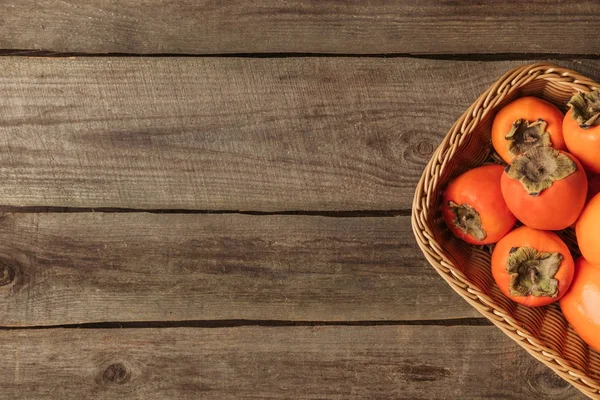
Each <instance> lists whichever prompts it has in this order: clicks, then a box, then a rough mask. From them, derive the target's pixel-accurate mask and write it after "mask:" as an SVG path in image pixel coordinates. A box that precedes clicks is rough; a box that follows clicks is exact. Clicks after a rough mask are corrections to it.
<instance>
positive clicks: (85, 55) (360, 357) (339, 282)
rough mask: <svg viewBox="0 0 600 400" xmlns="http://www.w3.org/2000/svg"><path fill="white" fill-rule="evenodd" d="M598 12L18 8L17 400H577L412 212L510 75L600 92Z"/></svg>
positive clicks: (4, 205) (9, 137)
mask: <svg viewBox="0 0 600 400" xmlns="http://www.w3.org/2000/svg"><path fill="white" fill-rule="evenodd" d="M597 14H598V11H597V7H596V4H595V3H594V2H577V3H568V4H567V3H564V2H559V1H557V0H549V1H539V2H520V1H516V0H511V1H506V2H502V3H500V2H469V1H463V0H459V1H451V2H450V1H448V2H446V1H434V2H431V1H417V2H408V1H402V2H384V1H368V2H367V1H362V2H360V1H355V2H336V1H329V0H327V1H317V0H306V1H278V0H267V1H263V2H255V1H239V0H234V1H230V2H208V1H191V0H182V1H178V2H172V1H166V0H151V1H142V0H128V1H126V2H119V3H117V2H114V1H110V0H86V1H79V2H75V1H62V0H60V1H59V0H44V1H38V2H34V1H31V0H22V1H16V0H6V1H2V0H0V198H1V199H2V200H1V201H0V357H1V358H2V361H3V362H2V363H1V364H0V399H2V400H3V399H11V400H21V399H36V400H37V399H41V398H44V399H51V400H54V399H61V400H62V399H81V398H88V399H109V398H110V399H119V400H120V399H123V400H124V399H132V398H133V399H138V398H139V399H183V400H185V399H197V398H214V399H234V398H260V399H283V398H290V399H349V398H361V399H449V398H450V399H480V398H506V399H531V398H547V399H582V398H583V396H582V395H581V394H580V393H579V392H578V391H576V390H575V389H574V388H571V387H570V386H569V385H567V384H566V383H565V382H564V381H562V380H561V379H559V378H558V377H557V376H556V375H555V374H554V373H552V372H551V371H550V370H548V369H547V368H546V367H544V366H543V365H542V364H540V363H539V362H537V361H535V360H534V359H533V358H531V357H530V356H528V355H527V354H526V353H525V352H524V351H523V350H522V349H521V348H519V347H518V345H517V344H515V343H513V342H512V341H510V340H509V339H508V338H507V337H505V336H504V335H503V334H502V333H501V332H499V331H498V330H497V329H496V328H495V327H493V326H491V325H490V323H489V322H488V321H487V320H485V319H483V318H481V317H480V316H479V315H478V314H477V313H476V312H475V311H474V310H473V309H472V308H470V306H469V305H468V304H467V303H466V302H464V301H463V300H462V299H460V298H459V297H458V295H457V294H455V293H454V292H453V291H452V290H451V289H450V288H449V287H448V286H447V285H446V284H445V283H444V282H443V281H442V279H441V278H440V277H439V276H437V275H436V273H435V272H434V270H433V269H432V268H431V267H430V266H429V265H428V264H427V262H426V261H425V259H424V257H423V256H422V254H421V253H420V251H419V250H418V248H417V246H416V243H415V241H414V238H413V236H412V232H411V227H410V221H409V219H410V218H409V215H410V208H411V202H412V197H413V193H414V187H415V185H416V183H417V180H418V179H419V176H420V174H421V172H422V170H423V168H424V166H425V164H426V163H427V161H428V159H429V157H430V156H431V154H432V152H433V151H434V149H435V147H436V146H437V145H438V144H439V143H440V141H441V140H442V138H443V137H444V135H445V134H446V132H447V131H448V129H449V128H450V126H451V125H452V123H453V121H454V120H455V119H456V118H457V117H458V116H460V114H461V113H462V112H463V111H464V109H466V108H467V107H468V106H469V105H470V104H471V103H472V101H473V100H475V98H476V97H477V96H478V95H479V93H480V92H482V91H483V90H484V89H485V88H487V87H488V86H489V84H490V83H492V82H493V81H495V80H496V79H497V78H498V77H499V76H500V75H502V74H503V73H504V72H505V71H506V70H507V69H509V68H512V67H514V66H516V65H519V64H521V63H523V62H533V61H534V60H536V59H540V58H554V57H556V58H559V59H560V60H559V61H557V62H558V63H559V64H560V65H562V66H565V67H570V68H574V69H576V70H578V71H580V72H582V73H584V74H587V75H589V76H591V77H596V78H600V61H598V60H597V59H596V58H597V56H596V55H597V54H598V53H600V42H599V41H598V40H596V39H594V38H593V37H590V38H588V40H570V38H572V37H574V36H576V35H580V34H581V32H589V31H590V30H591V29H592V28H593V26H595V25H594V23H595V20H596V19H597ZM56 53H63V54H62V55H57V54H56ZM65 53H70V54H71V55H72V54H76V57H69V56H67V55H68V54H65ZM104 53H125V54H124V55H122V56H118V57H116V56H99V55H101V54H104ZM242 53H243V54H244V55H245V56H243V57H240V56H236V57H230V56H225V55H228V54H242ZM264 53H268V54H264ZM282 53H285V54H282ZM296 53H302V54H296ZM304 53H307V54H304ZM317 53H330V55H329V56H323V54H321V55H318V54H317ZM389 53H393V54H395V56H394V57H387V54H389ZM15 54H21V55H22V56H14V55H15ZM143 54H146V55H147V54H162V55H161V56H159V57H140V56H139V55H143ZM176 54H180V55H182V54H189V55H192V56H191V57H176V56H173V55H176ZM214 54H217V55H221V56H219V57H214V56H210V57H205V55H214ZM294 54H295V55H294ZM315 54H317V55H318V56H316V57H314V55H315ZM410 54H428V55H432V57H430V58H412V57H408V55H410ZM461 54H462V55H463V56H460V55H461ZM28 55H29V56H28ZM31 55H33V57H30V56H31ZM40 55H51V57H40ZM290 55H294V56H290ZM333 55H342V56H339V57H338V56H333ZM357 55H374V56H373V57H356V56H357ZM482 55H483V56H482ZM461 57H462V58H463V59H462V60H458V59H457V58H461ZM511 58H512V59H513V60H510V59H511ZM514 58H524V59H526V61H523V60H514Z"/></svg>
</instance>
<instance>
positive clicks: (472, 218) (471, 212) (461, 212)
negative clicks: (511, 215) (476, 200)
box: [448, 200, 487, 240]
mask: <svg viewBox="0 0 600 400" xmlns="http://www.w3.org/2000/svg"><path fill="white" fill-rule="evenodd" d="M448 206H449V207H450V211H452V213H453V214H454V221H453V224H454V226H456V227H457V228H458V229H460V231H461V232H462V233H464V234H468V235H471V236H473V237H474V238H475V239H477V240H483V239H485V238H486V236H487V233H486V232H485V230H484V229H483V227H482V226H481V216H480V215H479V213H478V212H477V210H475V209H474V208H473V207H471V206H470V205H468V204H457V203H455V202H453V201H452V200H450V201H449V202H448Z"/></svg>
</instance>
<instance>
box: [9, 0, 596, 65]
mask: <svg viewBox="0 0 600 400" xmlns="http://www.w3.org/2000/svg"><path fill="white" fill-rule="evenodd" d="M599 16H600V14H599V11H598V4H597V2H596V1H593V0H588V1H576V2H574V1H561V0H545V1H521V0H505V1H470V0H455V1H430V0H417V1H414V0H412V1H408V0H401V1H386V0H369V1H364V0H363V1H343V2H342V1H336V0H287V1H282V0H229V1H208V0H178V1H170V0H127V1H119V2H116V1H113V0H79V1H76V0H43V1H38V0H3V1H2V2H0V48H4V49H13V50H14V49H17V50H30V49H43V50H50V51H57V52H85V53H90V52H91V53H137V54H142V53H143V54H148V53H169V54H173V53H185V54H227V53H277V52H285V53H298V52H300V53H335V54H380V53H402V54H405V53H416V54H451V53H458V54H468V53H486V54H487V53H560V54H598V53H600V41H599V40H598V39H597V38H596V36H595V35H593V34H589V35H586V32H593V30H594V29H595V26H596V24H597V21H598V17H599Z"/></svg>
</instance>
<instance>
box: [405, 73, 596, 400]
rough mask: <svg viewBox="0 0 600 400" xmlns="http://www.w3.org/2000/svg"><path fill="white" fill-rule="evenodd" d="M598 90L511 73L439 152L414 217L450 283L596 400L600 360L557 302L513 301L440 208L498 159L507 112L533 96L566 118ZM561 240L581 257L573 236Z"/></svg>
mask: <svg viewBox="0 0 600 400" xmlns="http://www.w3.org/2000/svg"><path fill="white" fill-rule="evenodd" d="M599 87H600V85H599V84H598V83H596V82H594V81H593V80H591V79H589V78H587V77H585V76H582V75H580V74H578V73H577V72H575V71H572V70H569V69H565V68H561V67H558V66H556V65H552V64H532V65H525V66H522V67H518V68H515V69H513V70H511V71H509V72H507V73H506V74H505V75H504V76H502V77H501V78H500V79H499V80H498V81H496V83H494V84H493V85H492V86H491V87H490V88H489V89H488V90H486V91H485V92H484V93H482V94H481V96H479V98H478V99H477V100H476V101H475V102H474V103H473V104H472V105H471V106H470V107H469V108H468V109H467V111H466V112H465V113H464V114H463V115H462V116H461V117H460V118H459V119H458V120H457V121H456V122H455V123H454V125H453V126H452V128H451V129H450V131H449V132H448V134H447V135H446V137H445V138H444V140H443V142H442V144H440V146H439V147H438V148H437V150H436V151H435V153H434V154H433V157H432V159H431V160H430V161H429V163H428V164H427V167H426V168H425V171H424V172H423V176H422V177H421V179H420V181H419V183H418V185H417V189H416V193H415V198H414V202H413V213H412V227H413V231H414V233H415V237H416V239H417V243H418V244H419V247H420V248H421V250H422V251H423V253H424V254H425V257H426V258H427V260H428V261H429V262H430V263H431V265H432V266H433V267H434V268H435V269H436V270H437V272H438V273H439V274H440V275H441V276H442V277H443V278H444V279H445V280H446V282H448V284H449V285H450V286H451V287H452V288H453V289H454V290H455V291H456V292H457V293H458V294H460V295H461V296H462V297H463V298H464V299H465V300H466V301H467V302H469V303H470V304H471V305H472V306H473V307H475V308H476V309H477V310H478V311H479V312H480V313H481V314H483V315H484V316H485V317H487V318H488V319H489V320H490V321H492V322H493V323H494V325H496V326H497V327H498V328H500V329H501V330H502V331H503V332H504V333H505V334H507V335H508V336H509V337H511V338H512V339H513V340H515V341H516V342H517V343H519V344H520V345H521V346H522V347H523V348H525V349H526V350H527V351H528V352H529V353H530V354H531V355H533V356H534V357H535V358H537V359H538V360H540V361H541V362H543V363H544V364H546V365H547V366H548V367H550V368H552V369H553V370H554V371H555V372H556V373H557V374H558V375H560V376H561V377H562V378H564V379H565V380H567V381H568V382H569V383H571V384H572V385H573V386H575V387H577V388H578V389H579V390H581V391H582V392H583V393H584V394H586V395H587V396H588V397H590V398H594V399H600V353H598V352H596V351H595V350H593V349H591V348H589V346H587V345H586V344H585V343H584V342H583V341H582V340H581V339H580V338H579V336H577V334H576V333H575V332H574V331H573V330H572V328H571V327H570V326H569V325H568V323H567V322H566V320H565V318H564V316H563V315H562V313H561V311H560V308H559V307H558V305H557V304H556V303H555V304H551V305H549V306H546V307H538V308H528V307H525V306H522V305H518V304H516V303H514V302H512V301H510V300H509V299H508V298H506V297H505V296H504V295H503V294H502V293H501V292H500V290H499V289H498V287H497V286H496V284H495V283H494V280H493V278H492V274H491V268H490V250H491V249H490V248H489V247H487V248H484V247H477V246H471V245H468V244H466V243H464V242H462V241H460V240H459V239H456V238H455V237H454V236H452V235H451V234H450V232H449V231H448V230H447V228H446V227H445V225H444V221H443V219H442V215H441V211H440V208H441V207H440V205H441V204H440V203H441V197H442V196H441V195H442V192H443V189H444V188H445V186H446V184H447V183H448V182H449V181H450V180H452V179H453V178H454V177H456V176H458V175H460V174H461V173H463V172H465V171H467V170H468V169H471V168H473V167H477V166H479V165H482V164H484V163H486V162H489V161H490V160H495V159H497V158H496V157H495V155H494V154H493V150H492V146H491V138H490V133H491V125H492V120H493V118H494V115H495V113H496V111H498V110H499V109H500V108H502V107H503V106H504V105H506V104H508V103H509V102H510V101H512V100H514V99H516V98H517V97H521V96H527V95H534V96H537V97H541V98H543V99H546V100H548V101H550V102H551V103H553V104H555V105H557V106H558V107H559V108H561V110H563V111H566V103H567V101H568V100H569V98H570V97H571V96H572V95H573V94H575V93H576V92H578V91H585V92H588V91H590V90H593V89H597V88H599ZM559 235H560V236H561V237H563V239H565V241H566V243H567V244H568V245H569V247H570V248H571V250H572V251H573V252H574V255H578V249H577V247H576V241H575V238H574V234H573V232H572V231H563V232H559Z"/></svg>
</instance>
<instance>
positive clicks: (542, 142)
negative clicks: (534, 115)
mask: <svg viewBox="0 0 600 400" xmlns="http://www.w3.org/2000/svg"><path fill="white" fill-rule="evenodd" d="M547 126H548V123H546V121H544V120H543V119H541V118H540V119H538V120H537V121H535V122H531V123H530V122H528V121H527V120H525V119H523V118H521V119H518V120H516V121H515V122H513V125H512V128H511V130H510V131H509V132H508V133H507V134H506V136H505V139H506V140H508V141H509V145H508V153H509V154H510V155H511V156H512V157H515V156H517V155H519V154H521V153H525V152H526V151H527V150H530V149H532V148H534V147H537V146H552V142H551V141H550V133H549V132H547V131H546V127H547Z"/></svg>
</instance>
